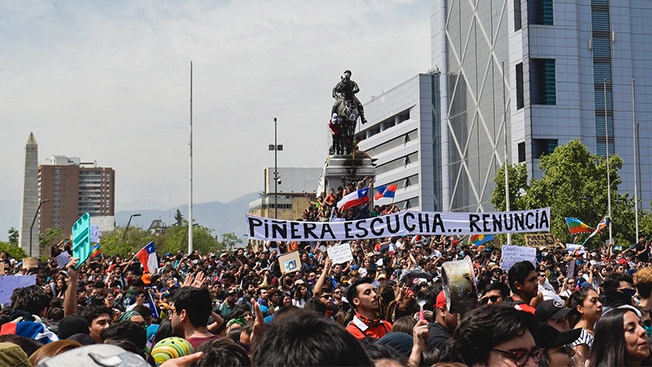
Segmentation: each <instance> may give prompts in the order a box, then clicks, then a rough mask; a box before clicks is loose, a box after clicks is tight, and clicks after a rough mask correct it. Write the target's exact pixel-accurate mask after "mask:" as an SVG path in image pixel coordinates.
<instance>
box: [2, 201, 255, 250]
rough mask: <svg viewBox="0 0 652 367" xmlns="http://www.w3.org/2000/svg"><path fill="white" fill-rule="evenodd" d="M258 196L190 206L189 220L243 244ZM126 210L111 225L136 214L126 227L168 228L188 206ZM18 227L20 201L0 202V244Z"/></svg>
mask: <svg viewBox="0 0 652 367" xmlns="http://www.w3.org/2000/svg"><path fill="white" fill-rule="evenodd" d="M258 198H259V193H258V192H253V193H250V194H245V195H243V196H241V197H239V198H237V199H234V200H231V201H229V202H228V203H222V202H219V201H211V202H207V203H194V204H193V210H192V217H193V221H194V222H195V223H198V224H200V225H202V226H204V227H206V228H209V229H211V230H213V232H212V233H213V235H215V236H220V237H221V235H222V234H223V233H230V232H232V233H234V234H235V235H236V236H238V237H239V238H241V239H242V240H243V242H246V233H247V226H246V223H245V214H247V212H248V211H249V203H250V202H252V201H254V200H256V199H258ZM127 206H128V207H130V208H134V209H128V210H120V211H117V212H116V213H115V224H116V225H117V226H120V227H125V226H126V225H127V222H128V221H129V217H130V216H131V215H133V214H136V213H138V214H140V216H139V217H133V218H132V220H131V223H130V225H129V226H130V227H138V228H143V229H148V228H149V226H150V224H151V223H152V221H154V220H158V219H160V220H162V221H163V223H165V224H166V225H168V226H170V225H172V224H173V223H174V216H175V214H176V212H177V209H179V210H180V211H181V214H182V215H183V218H184V219H186V220H187V219H188V205H187V204H185V205H179V206H175V207H170V208H168V209H165V208H163V205H161V204H159V203H156V202H153V201H147V200H146V201H140V202H136V203H130V204H129V205H127ZM19 226H20V201H19V200H8V199H3V200H0V241H3V242H7V241H8V237H9V234H8V232H9V229H10V228H11V227H14V228H16V229H18V228H19Z"/></svg>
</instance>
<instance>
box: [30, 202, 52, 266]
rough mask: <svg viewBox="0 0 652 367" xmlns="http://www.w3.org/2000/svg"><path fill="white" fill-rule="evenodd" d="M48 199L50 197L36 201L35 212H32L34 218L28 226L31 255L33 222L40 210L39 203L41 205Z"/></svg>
mask: <svg viewBox="0 0 652 367" xmlns="http://www.w3.org/2000/svg"><path fill="white" fill-rule="evenodd" d="M48 201H50V199H43V200H41V202H39V203H38V207H37V208H36V213H34V219H32V225H31V226H29V256H32V230H33V229H34V223H36V217H38V213H39V212H40V211H41V205H43V203H47V202H48ZM39 233H40V231H39Z"/></svg>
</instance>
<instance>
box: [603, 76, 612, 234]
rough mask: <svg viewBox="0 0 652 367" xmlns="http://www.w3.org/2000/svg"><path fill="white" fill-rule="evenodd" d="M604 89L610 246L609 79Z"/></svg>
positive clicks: (604, 83)
mask: <svg viewBox="0 0 652 367" xmlns="http://www.w3.org/2000/svg"><path fill="white" fill-rule="evenodd" d="M603 89H604V136H605V152H606V156H607V207H608V212H609V214H608V215H609V219H610V220H609V245H611V244H613V233H612V231H611V222H613V219H612V218H611V177H609V176H610V175H609V118H608V114H607V79H603Z"/></svg>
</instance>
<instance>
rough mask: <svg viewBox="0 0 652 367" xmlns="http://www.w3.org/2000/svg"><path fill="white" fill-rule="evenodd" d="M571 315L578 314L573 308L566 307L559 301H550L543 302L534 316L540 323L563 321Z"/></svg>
mask: <svg viewBox="0 0 652 367" xmlns="http://www.w3.org/2000/svg"><path fill="white" fill-rule="evenodd" d="M571 313H577V311H575V310H574V309H572V308H568V307H565V306H564V304H563V303H561V302H560V301H559V300H556V299H548V300H545V301H543V302H541V304H539V306H537V310H536V312H535V313H534V315H535V316H536V318H537V320H538V321H539V322H545V321H547V320H558V319H561V318H562V317H566V316H568V315H569V314H571Z"/></svg>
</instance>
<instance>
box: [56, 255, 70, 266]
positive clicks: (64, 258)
mask: <svg viewBox="0 0 652 367" xmlns="http://www.w3.org/2000/svg"><path fill="white" fill-rule="evenodd" d="M54 259H55V260H56V261H57V265H59V267H60V268H61V269H65V268H66V265H68V263H69V262H70V254H69V253H68V251H64V252H62V253H60V254H59V255H58V256H57V257H55V258H54Z"/></svg>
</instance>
